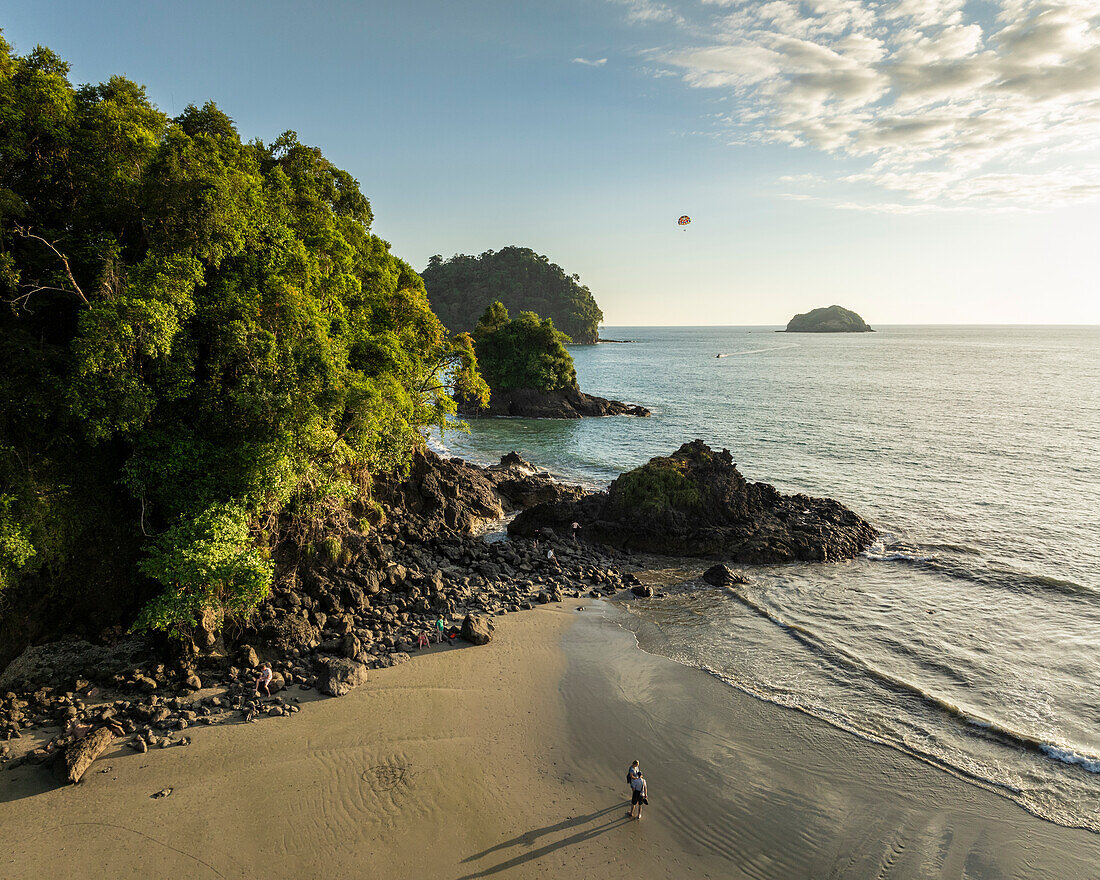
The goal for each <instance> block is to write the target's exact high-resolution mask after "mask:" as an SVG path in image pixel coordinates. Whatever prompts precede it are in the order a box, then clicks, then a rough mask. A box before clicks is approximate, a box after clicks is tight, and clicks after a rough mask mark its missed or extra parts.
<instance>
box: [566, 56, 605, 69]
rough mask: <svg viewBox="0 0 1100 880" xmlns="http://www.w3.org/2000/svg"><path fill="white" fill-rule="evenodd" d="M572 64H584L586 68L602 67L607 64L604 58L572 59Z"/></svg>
mask: <svg viewBox="0 0 1100 880" xmlns="http://www.w3.org/2000/svg"><path fill="white" fill-rule="evenodd" d="M573 63H574V64H584V65H586V66H588V67H603V66H604V65H605V64H607V59H606V58H574V59H573Z"/></svg>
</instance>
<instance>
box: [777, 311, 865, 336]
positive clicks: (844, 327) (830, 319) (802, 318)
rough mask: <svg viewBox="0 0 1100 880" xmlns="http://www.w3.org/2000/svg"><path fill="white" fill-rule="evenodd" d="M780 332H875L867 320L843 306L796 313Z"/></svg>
mask: <svg viewBox="0 0 1100 880" xmlns="http://www.w3.org/2000/svg"><path fill="white" fill-rule="evenodd" d="M779 332H780V333H874V332H875V331H874V330H873V329H872V328H870V327H868V326H867V322H866V321H864V320H863V318H861V317H860V316H859V315H857V314H856V313H855V312H853V311H851V310H850V309H846V308H844V307H843V306H829V307H828V308H823V309H814V310H813V311H810V312H806V313H805V314H802V315H795V316H794V317H793V318H791V320H790V322H789V323H788V324H787V329H786V330H780V331H779Z"/></svg>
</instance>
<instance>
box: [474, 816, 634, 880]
mask: <svg viewBox="0 0 1100 880" xmlns="http://www.w3.org/2000/svg"><path fill="white" fill-rule="evenodd" d="M628 806H630V801H619V802H618V803H615V804H612V805H611V806H610V807H605V808H604V809H602V810H597V811H596V812H595V813H587V814H585V815H583V816H574V817H571V818H569V819H564V820H562V821H561V822H557V823H556V824H554V825H547V826H546V827H544V828H536V829H534V830H532V831H527V832H524V833H523V834H521V835H519V837H513V838H512V839H511V840H506V841H505V842H504V843H498V844H497V845H496V846H493V847H490V848H489V849H486V850H482V851H481V852H479V853H475V854H474V855H472V856H467V857H466V858H464V859H463V860H462V863H463V864H466V863H469V862H476V861H478V860H479V859H483V858H485V857H486V856H489V855H492V854H493V853H496V852H501V851H504V850H509V849H512V848H514V847H519V846H522V847H529V846H533V845H534V844H535V842H536V841H538V839H539V838H540V837H545V836H546V835H548V834H555V833H557V832H561V831H569V830H571V829H574V828H578V829H581V830H578V831H577V832H576V833H574V834H571V835H569V836H568V837H563V838H561V839H560V840H555V841H554V842H553V843H547V844H545V845H543V846H540V847H539V848H538V849H534V850H530V851H529V852H524V853H521V854H520V855H517V856H514V857H512V858H510V859H507V860H506V861H503V862H500V863H499V864H497V865H493V866H492V867H489V868H485V869H484V870H481V871H477V872H476V873H473V874H467V875H465V876H464V877H460V878H459V880H476V878H479V877H489V876H492V875H493V874H499V873H500V872H501V871H507V870H508V869H510V868H515V867H517V866H518V865H522V864H524V863H526V862H532V861H534V860H535V859H540V858H542V857H543V856H545V855H547V854H549V853H552V852H554V851H556V850H559V849H563V848H564V847H567V846H574V845H576V844H578V843H583V842H584V841H586V840H591V839H592V838H593V837H598V836H599V835H601V834H606V833H607V832H608V831H612V830H614V829H615V828H620V827H622V826H623V825H627V824H629V823H630V821H631V820H630V819H629V818H627V816H626V815H625V814H624V813H623V810H624V809H625V808H626V807H628ZM590 823H594V824H592V825H591V827H588V828H581V826H583V825H589V824H590Z"/></svg>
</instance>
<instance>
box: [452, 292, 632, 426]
mask: <svg viewBox="0 0 1100 880" xmlns="http://www.w3.org/2000/svg"><path fill="white" fill-rule="evenodd" d="M473 340H474V350H475V353H476V356H477V365H478V368H479V370H480V372H481V375H482V376H483V377H484V379H485V381H486V383H487V384H488V385H489V391H490V396H489V402H488V405H486V404H485V403H484V401H483V400H482V399H480V398H475V397H463V396H461V395H459V396H458V397H457V400H458V406H459V412H461V413H462V414H463V415H464V416H473V417H475V418H476V417H480V416H515V417H521V418H530V419H579V418H581V417H583V416H618V415H629V416H648V415H649V410H647V409H646V408H645V407H642V406H634V405H631V404H625V403H620V402H619V401H617V400H607V399H605V398H603V397H594V396H592V395H588V394H585V393H584V392H583V391H581V390H580V388H579V386H578V385H577V371H576V370H575V369H574V367H573V358H572V356H571V355H570V354H569V352H568V351H566V349H565V343H567V342H569V337H568V336H567V335H565V334H564V333H562V332H561V331H560V330H558V329H556V328H555V327H554V322H553V320H552V319H550V318H540V317H539V316H538V315H537V314H535V313H534V312H520V314H519V316H518V317H517V318H516V319H515V320H512V318H511V317H510V316H509V315H508V309H506V308H505V307H504V305H503V304H502V303H499V302H494V303H492V304H491V305H490V306H489V308H487V309H486V310H485V313H484V314H483V315H482V316H481V319H480V320H479V321H478V322H477V326H476V327H475V328H474V333H473Z"/></svg>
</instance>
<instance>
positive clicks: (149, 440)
mask: <svg viewBox="0 0 1100 880" xmlns="http://www.w3.org/2000/svg"><path fill="white" fill-rule="evenodd" d="M372 221H373V215H372V212H371V206H370V203H369V201H368V200H367V198H366V197H365V196H364V195H363V193H362V192H361V191H360V188H359V184H358V182H357V181H356V180H355V179H354V178H353V177H352V176H351V175H350V174H348V173H347V172H346V171H343V170H341V169H339V168H336V167H335V166H333V164H332V163H331V162H329V161H328V160H327V159H326V158H325V157H324V156H323V155H322V153H321V151H320V150H318V149H316V148H314V147H310V146H307V145H305V144H302V143H300V142H299V141H298V138H297V137H296V135H295V134H294V132H292V131H288V132H286V133H285V134H283V135H281V136H279V137H278V138H276V139H275V140H274V141H273V142H272V143H270V144H265V143H262V142H260V141H258V140H257V141H251V142H247V143H246V142H244V141H242V140H241V137H240V135H239V134H238V132H237V130H236V128H235V126H234V124H233V121H232V120H231V119H230V118H229V117H228V116H227V115H226V114H225V113H223V112H222V111H221V110H219V109H218V108H217V107H216V106H214V105H213V104H211V103H207V104H205V105H203V106H201V107H200V106H188V107H187V108H186V109H185V110H184V111H183V112H182V113H181V114H180V115H179V116H177V117H175V118H169V117H168V116H166V115H165V114H164V113H163V112H161V111H160V110H159V109H157V108H156V107H155V106H154V105H153V104H152V103H151V102H150V100H149V99H148V97H147V96H146V93H145V90H144V88H143V87H142V86H140V85H138V84H136V83H133V82H131V81H129V80H127V79H124V78H122V77H112V78H111V79H110V80H109V81H107V82H105V83H100V84H98V85H80V86H74V85H73V84H72V83H71V82H70V81H69V77H68V65H67V64H66V63H65V62H64V61H63V60H62V59H61V58H59V57H58V56H57V55H55V54H54V53H53V52H51V51H50V50H48V49H45V48H41V47H39V48H36V49H35V50H34V51H32V52H30V53H29V54H26V55H23V56H20V55H17V54H15V53H14V51H13V49H12V47H11V46H10V45H8V44H7V43H6V42H5V41H4V40H3V38H2V36H0V300H2V302H0V363H2V365H3V369H2V370H0V602H4V601H6V602H7V606H8V607H9V608H10V607H12V606H13V603H14V605H16V606H18V605H19V604H20V603H22V604H23V605H24V606H25V605H26V603H27V602H29V601H31V600H32V598H33V601H35V602H41V601H47V602H49V603H50V604H52V606H53V607H54V608H56V609H57V614H58V615H64V613H66V609H76V610H75V611H73V612H72V613H84V612H83V611H81V609H85V610H86V609H87V608H88V607H90V606H89V603H94V602H95V601H99V602H100V603H102V602H104V601H107V598H106V596H107V593H109V592H110V589H108V587H107V581H108V580H109V579H111V578H114V579H121V580H127V582H128V583H129V584H130V587H131V588H132V589H131V592H130V593H126V592H125V591H123V593H122V594H120V595H122V596H123V598H122V599H119V600H118V601H123V600H126V601H130V600H133V601H134V602H136V607H140V608H141V610H140V614H139V616H138V617H137V619H136V626H137V627H138V628H146V629H154V630H164V631H167V632H170V633H177V634H183V633H185V632H186V631H187V629H188V627H189V626H190V625H192V624H193V623H194V621H195V620H196V618H197V616H198V615H199V614H201V613H203V612H204V611H205V610H207V609H212V610H214V611H215V612H217V613H219V614H222V613H224V614H231V615H246V614H247V613H248V612H249V610H250V609H251V608H253V607H254V606H255V605H256V604H257V603H258V601H259V600H260V599H261V598H262V597H263V596H264V595H265V594H266V592H267V590H268V589H269V585H270V583H271V577H272V567H273V566H272V560H271V553H272V548H273V547H274V546H275V545H276V542H277V541H278V540H279V539H280V536H284V537H285V536H286V535H287V534H289V533H293V535H295V536H296V537H297V538H298V539H301V540H303V541H308V540H310V539H311V537H310V536H311V534H312V532H311V530H313V532H316V530H318V529H320V528H321V526H322V525H323V524H324V523H325V522H326V521H331V519H332V517H334V516H338V515H340V514H341V512H346V511H349V510H352V509H353V508H354V506H355V505H356V504H358V503H361V502H362V501H363V499H364V498H365V497H368V496H369V487H370V483H371V477H372V475H373V474H375V473H378V472H380V471H384V470H390V469H394V468H400V467H402V466H403V465H404V464H405V463H406V462H407V460H408V458H409V456H410V454H411V451H412V450H413V449H414V448H415V447H416V446H417V445H418V444H420V443H422V434H421V431H422V429H423V428H425V427H426V426H430V425H440V426H442V425H445V424H446V423H447V422H448V419H449V418H450V416H451V415H452V414H453V413H454V411H455V405H454V401H453V399H452V397H453V393H455V392H457V393H460V394H462V395H463V396H464V397H467V398H473V399H481V400H485V399H487V395H488V389H487V387H486V385H485V383H484V381H483V380H482V379H481V377H480V375H479V373H478V371H477V364H476V360H475V357H474V351H473V346H472V340H471V338H470V337H469V336H468V335H466V334H459V335H457V336H454V337H450V336H449V335H448V333H447V331H446V330H445V328H444V326H443V324H442V323H441V322H440V321H439V319H438V318H437V317H436V316H435V315H434V314H433V313H432V310H431V308H430V306H429V303H428V297H427V295H426V292H425V290H424V286H423V283H422V282H421V279H420V277H419V276H418V275H417V274H416V272H414V271H413V269H412V268H411V267H410V266H409V265H408V264H407V263H406V262H404V261H402V260H401V259H399V258H398V257H396V256H394V255H393V254H392V253H391V252H390V248H389V245H388V244H387V242H385V241H383V240H382V239H381V238H379V237H378V236H376V235H374V234H372V232H371V224H372ZM118 582H120V581H118ZM116 598H117V597H116ZM3 613H4V606H3V605H0V617H2V615H3Z"/></svg>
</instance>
